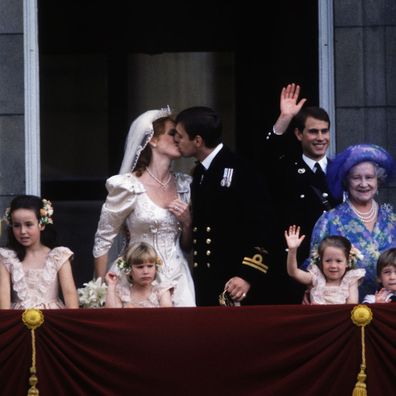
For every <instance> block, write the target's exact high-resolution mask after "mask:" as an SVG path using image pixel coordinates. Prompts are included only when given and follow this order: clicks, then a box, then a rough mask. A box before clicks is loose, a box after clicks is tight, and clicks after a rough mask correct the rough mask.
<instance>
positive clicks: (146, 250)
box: [105, 242, 174, 308]
mask: <svg viewBox="0 0 396 396" xmlns="http://www.w3.org/2000/svg"><path fill="white" fill-rule="evenodd" d="M158 265H161V261H160V259H159V257H158V255H157V252H156V251H155V249H154V248H153V247H152V246H151V245H149V244H148V243H145V242H140V243H137V244H134V245H131V246H130V247H129V248H128V249H127V251H126V252H125V254H124V256H122V257H120V258H118V259H117V260H116V264H115V266H114V265H113V268H114V269H115V271H114V272H113V271H111V270H110V271H109V272H108V273H107V274H106V277H105V279H106V282H107V285H108V287H107V294H106V307H108V308H156V307H172V298H171V292H172V290H173V287H174V285H173V284H170V283H168V282H167V283H166V284H165V282H162V283H158V282H157V281H156V280H155V279H156V275H157V266H158Z"/></svg>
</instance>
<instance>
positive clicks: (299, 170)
mask: <svg viewBox="0 0 396 396" xmlns="http://www.w3.org/2000/svg"><path fill="white" fill-rule="evenodd" d="M297 172H298V173H299V174H300V175H302V174H303V173H305V169H304V168H299V169H297Z"/></svg>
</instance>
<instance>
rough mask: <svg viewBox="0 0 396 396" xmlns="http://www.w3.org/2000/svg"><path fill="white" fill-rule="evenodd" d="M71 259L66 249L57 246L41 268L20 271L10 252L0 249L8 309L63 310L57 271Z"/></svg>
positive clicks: (16, 260) (14, 257)
mask: <svg viewBox="0 0 396 396" xmlns="http://www.w3.org/2000/svg"><path fill="white" fill-rule="evenodd" d="M72 256H73V252H72V251H71V250H70V249H69V248H67V247H63V246H59V247H56V248H54V249H52V250H51V251H50V252H49V253H48V256H47V259H46V261H45V263H44V264H43V266H42V268H34V269H24V268H23V265H22V263H21V261H19V259H18V257H17V255H16V253H15V252H14V251H13V250H10V249H4V248H0V263H1V264H2V265H4V266H5V268H6V269H7V271H8V272H9V273H10V277H11V283H12V297H11V301H12V303H11V308H13V309H26V308H38V309H47V308H48V309H56V308H65V305H64V303H63V302H62V301H61V299H60V298H59V281H58V271H59V270H60V268H61V267H62V265H63V264H64V263H65V262H66V261H67V260H70V259H71V258H72Z"/></svg>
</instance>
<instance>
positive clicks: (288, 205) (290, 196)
mask: <svg viewBox="0 0 396 396" xmlns="http://www.w3.org/2000/svg"><path fill="white" fill-rule="evenodd" d="M295 140H296V139H295ZM294 144H295V145H294V147H293V145H292V144H291V143H290V142H288V141H287V138H286V137H285V136H279V135H275V134H274V133H273V132H269V133H268V134H267V136H266V139H265V142H264V144H263V149H264V164H263V170H264V172H265V174H266V176H267V180H268V183H269V188H270V196H271V201H272V207H273V210H274V213H275V216H276V226H275V234H276V238H275V240H276V247H277V248H276V251H277V253H275V255H276V261H277V263H278V265H277V270H278V274H277V275H276V274H275V277H274V278H273V279H272V280H271V283H273V284H278V286H281V287H282V288H283V290H285V293H284V294H283V300H282V297H281V299H280V301H281V302H283V303H301V300H302V294H303V291H304V289H305V287H303V286H301V285H300V284H298V283H297V282H296V281H294V280H292V279H291V278H290V277H289V276H288V275H287V271H286V255H287V251H286V249H287V245H286V241H285V238H284V231H285V230H286V229H288V227H289V226H290V225H294V224H295V225H298V226H300V227H301V231H300V235H305V239H304V240H303V242H302V244H301V246H300V247H299V249H298V264H299V265H302V264H303V262H304V260H305V259H307V258H308V257H309V254H310V252H309V246H310V239H311V234H312V230H313V228H314V225H315V223H316V221H317V220H318V219H319V217H320V216H321V215H322V213H323V212H324V211H328V210H330V209H332V208H334V207H335V206H336V205H337V204H338V203H339V202H337V200H335V199H334V198H333V197H332V195H331V193H330V191H329V188H328V185H327V180H326V176H325V174H324V173H322V174H321V175H317V174H316V173H314V172H313V171H312V170H311V168H310V167H309V166H308V165H307V164H306V162H305V161H304V160H303V158H302V152H301V145H300V144H299V142H294ZM285 146H287V147H285ZM290 146H292V147H291V148H290ZM328 161H329V162H330V161H331V160H330V159H329V158H328Z"/></svg>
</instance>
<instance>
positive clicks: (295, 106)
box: [280, 83, 307, 118]
mask: <svg viewBox="0 0 396 396" xmlns="http://www.w3.org/2000/svg"><path fill="white" fill-rule="evenodd" d="M299 95H300V86H299V85H296V84H295V83H292V84H288V85H287V86H286V87H283V88H282V91H281V96H280V111H281V114H282V115H283V116H287V117H290V118H292V117H294V116H295V115H296V114H297V113H298V112H299V111H300V110H301V107H302V106H303V105H304V103H305V102H306V101H307V99H305V98H304V99H300V101H298V97H299Z"/></svg>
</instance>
